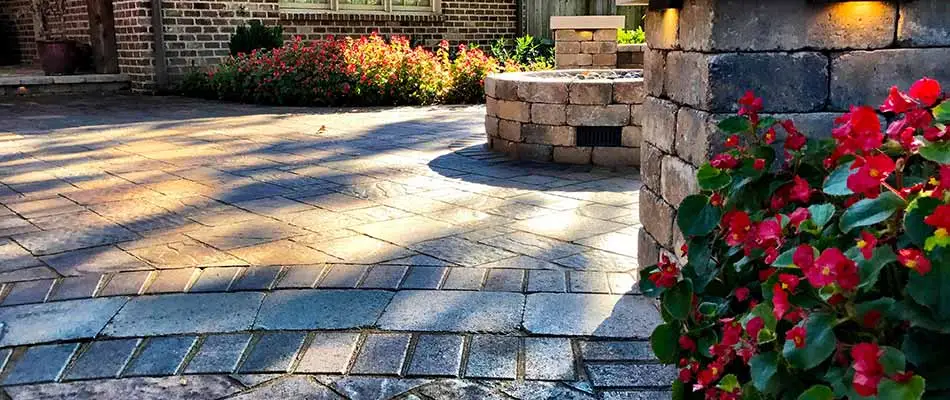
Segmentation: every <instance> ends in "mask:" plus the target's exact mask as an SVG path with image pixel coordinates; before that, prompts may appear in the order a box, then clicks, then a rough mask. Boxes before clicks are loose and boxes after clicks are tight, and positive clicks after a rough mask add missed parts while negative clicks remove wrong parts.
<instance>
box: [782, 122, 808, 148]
mask: <svg viewBox="0 0 950 400" xmlns="http://www.w3.org/2000/svg"><path fill="white" fill-rule="evenodd" d="M782 127H783V128H785V131H786V132H788V137H786V138H785V149H786V150H791V151H799V150H801V149H802V147H805V144H806V143H808V138H806V137H805V135H802V133H801V132H799V131H798V128H796V127H795V123H793V122H792V120H790V119H787V120H784V121H782Z"/></svg>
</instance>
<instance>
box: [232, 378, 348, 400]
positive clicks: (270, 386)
mask: <svg viewBox="0 0 950 400" xmlns="http://www.w3.org/2000/svg"><path fill="white" fill-rule="evenodd" d="M231 399H234V400H276V399H294V400H336V399H342V398H341V397H340V396H339V395H337V394H335V393H333V391H331V390H330V389H328V388H326V387H324V386H320V385H318V384H317V383H315V382H313V381H312V380H311V379H310V377H307V376H288V377H286V378H282V379H278V380H274V381H273V382H269V383H267V384H264V385H261V386H258V387H255V388H254V389H253V390H250V391H247V392H244V393H241V394H239V395H237V396H234V397H231Z"/></svg>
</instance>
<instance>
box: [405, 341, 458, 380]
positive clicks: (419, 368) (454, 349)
mask: <svg viewBox="0 0 950 400" xmlns="http://www.w3.org/2000/svg"><path fill="white" fill-rule="evenodd" d="M464 341H465V338H464V337H463V336H458V335H420V336H419V341H418V342H417V343H416V348H415V352H414V353H413V355H412V362H411V363H410V364H409V370H408V373H409V375H414V376H458V374H459V368H460V367H461V366H462V344H463V342H464Z"/></svg>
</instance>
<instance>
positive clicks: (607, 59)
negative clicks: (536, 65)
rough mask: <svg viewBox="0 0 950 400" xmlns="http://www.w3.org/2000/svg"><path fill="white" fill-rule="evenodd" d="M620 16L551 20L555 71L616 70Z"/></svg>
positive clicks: (621, 24) (558, 18) (620, 26)
mask: <svg viewBox="0 0 950 400" xmlns="http://www.w3.org/2000/svg"><path fill="white" fill-rule="evenodd" d="M623 26H624V17H623V16H622V15H609V16H582V17H551V29H552V30H554V59H555V64H556V67H557V69H576V68H596V69H607V68H610V69H612V68H616V67H617V31H618V30H619V29H622V28H623Z"/></svg>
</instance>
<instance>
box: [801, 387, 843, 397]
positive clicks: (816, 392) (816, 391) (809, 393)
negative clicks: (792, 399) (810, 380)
mask: <svg viewBox="0 0 950 400" xmlns="http://www.w3.org/2000/svg"><path fill="white" fill-rule="evenodd" d="M834 398H835V393H834V392H832V391H831V388H830V387H827V386H825V385H815V386H812V387H810V388H808V390H806V391H805V393H802V395H801V396H798V400H834Z"/></svg>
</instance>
